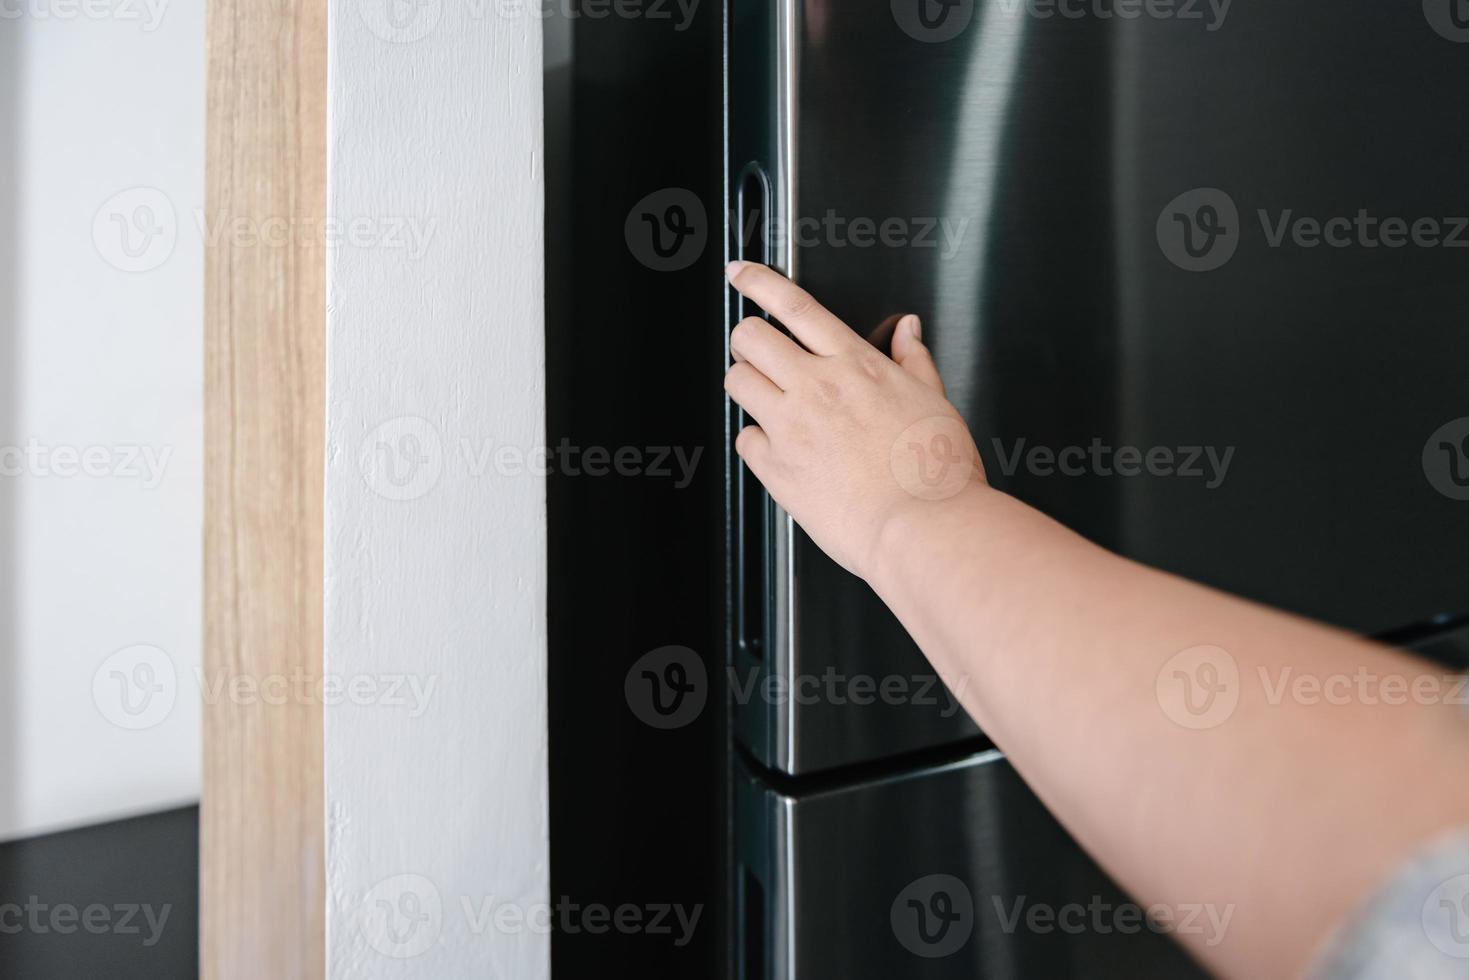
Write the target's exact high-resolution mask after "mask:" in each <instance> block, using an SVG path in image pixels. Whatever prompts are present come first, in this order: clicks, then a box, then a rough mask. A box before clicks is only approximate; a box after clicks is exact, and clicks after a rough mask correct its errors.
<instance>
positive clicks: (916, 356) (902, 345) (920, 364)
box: [893, 313, 944, 394]
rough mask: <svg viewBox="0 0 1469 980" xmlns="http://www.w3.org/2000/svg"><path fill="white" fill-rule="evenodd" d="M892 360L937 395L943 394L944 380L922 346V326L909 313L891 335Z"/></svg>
mask: <svg viewBox="0 0 1469 980" xmlns="http://www.w3.org/2000/svg"><path fill="white" fill-rule="evenodd" d="M893 360H895V361H897V362H898V364H899V365H901V366H902V368H903V370H904V371H907V372H908V373H909V374H911V375H913V377H915V378H917V379H918V380H919V381H922V382H923V383H924V384H926V385H928V386H929V387H930V388H934V389H936V390H937V391H938V392H939V394H943V393H944V379H943V378H941V377H939V369H938V366H937V365H936V364H934V363H933V355H932V354H930V353H929V352H928V348H927V347H925V346H923V324H922V323H921V322H920V321H919V319H918V317H916V316H914V315H913V314H911V313H910V314H908V315H907V316H905V317H903V319H902V320H900V321H898V329H897V330H896V331H895V332H894V334H893Z"/></svg>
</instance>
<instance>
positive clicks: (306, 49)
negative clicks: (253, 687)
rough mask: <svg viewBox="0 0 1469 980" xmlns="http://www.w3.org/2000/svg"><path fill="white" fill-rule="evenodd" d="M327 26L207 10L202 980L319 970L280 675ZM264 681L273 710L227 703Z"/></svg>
mask: <svg viewBox="0 0 1469 980" xmlns="http://www.w3.org/2000/svg"><path fill="white" fill-rule="evenodd" d="M326 17H327V8H326V0H302V2H299V3H290V4H287V3H279V2H260V0H210V4H209V28H208V44H209V81H208V86H209V88H208V143H207V178H206V194H205V201H206V205H205V208H206V213H205V221H206V238H205V240H206V253H207V254H206V257H205V301H204V302H205V327H204V329H205V381H206V393H205V456H206V462H205V517H204V525H205V527H204V541H205V561H204V604H205V607H204V619H205V623H204V680H205V691H206V696H207V698H208V699H207V700H206V703H205V705H204V762H203V805H202V813H201V843H200V852H201V853H200V864H201V894H200V931H201V936H200V942H201V954H200V958H201V975H202V976H203V977H204V978H205V980H236V978H238V980H258V978H260V977H270V978H271V980H318V978H320V977H322V975H323V973H324V960H325V956H324V917H325V908H324V905H325V903H324V885H323V881H324V873H323V867H322V860H323V859H322V854H323V848H322V836H323V818H322V765H321V753H322V710H321V704H320V700H319V698H317V697H315V696H314V695H313V694H311V693H310V692H312V691H314V690H315V688H314V685H312V686H306V685H301V684H298V683H297V680H298V679H299V678H301V677H306V678H310V679H315V678H317V677H318V676H319V675H320V673H321V649H322V648H321V639H322V629H321V624H322V473H323V467H324V456H325V450H324V444H325V424H324V418H323V414H324V404H325V382H324V371H325V368H324V364H325V354H324V347H325V310H326V301H325V259H326V256H325V249H324V247H323V245H322V244H321V242H322V239H323V237H324V236H323V234H322V232H323V229H324V222H325V214H326ZM282 221H284V222H285V225H284V227H285V228H287V229H289V232H290V233H289V234H288V235H286V236H284V237H285V239H286V241H285V243H282V242H281V240H280V239H279V238H278V237H275V235H272V236H271V237H270V238H269V239H268V240H266V239H261V238H259V237H258V236H259V235H260V234H261V233H262V232H272V231H273V230H277V229H280V228H282V227H283V226H282V225H281V224H280V223H281V222H282ZM267 222H274V224H271V225H267ZM275 677H281V678H284V679H286V681H287V682H288V683H287V684H286V686H285V687H284V691H285V692H286V698H285V701H286V703H284V704H281V703H276V704H270V703H267V702H266V701H265V700H263V699H262V698H261V697H259V696H256V695H251V694H250V693H248V692H249V690H250V688H249V687H241V688H239V690H240V691H244V692H246V693H245V694H244V696H243V697H232V696H231V693H230V692H231V684H232V683H234V682H235V679H236V678H245V679H247V680H246V681H245V682H244V683H245V684H247V685H248V684H252V683H253V684H262V683H264V682H265V681H267V679H270V678H275ZM221 685H222V686H221ZM303 691H305V692H307V693H305V694H304V695H303V694H302V693H301V692H303ZM212 692H218V694H217V696H215V695H213V694H212ZM270 700H272V701H279V700H280V699H278V698H275V697H272V698H270Z"/></svg>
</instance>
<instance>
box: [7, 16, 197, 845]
mask: <svg viewBox="0 0 1469 980" xmlns="http://www.w3.org/2000/svg"><path fill="white" fill-rule="evenodd" d="M203 7H204V5H203V4H202V3H197V2H189V3H185V2H182V0H175V2H172V3H169V2H168V0H151V2H149V3H147V4H142V3H139V4H130V3H122V2H120V0H105V2H102V3H100V4H92V5H90V6H89V5H84V4H65V3H54V2H44V0H42V2H35V3H26V4H10V3H7V4H0V838H5V839H8V838H14V837H19V836H26V835H30V834H35V833H39V832H43V831H48V830H55V829H59V828H63V827H69V826H74V825H78V824H83V823H89V822H94V821H98V820H103V819H107V818H111V817H117V816H122V815H128V814H132V813H137V812H141V811H147V810H153V809H161V808H165V807H168V806H172V805H176V804H179V803H184V802H188V801H191V800H193V799H196V798H197V795H198V786H199V755H200V749H199V714H200V712H199V705H198V685H197V681H196V677H197V673H196V670H197V667H198V664H199V647H200V533H201V526H202V518H201V513H202V449H201V444H202V428H203V426H202V386H203V367H202V359H203V355H202V347H201V345H202V315H203V313H202V311H203V299H202V295H203V287H202V274H203V273H202V268H203V244H202V238H201V236H200V235H199V234H198V233H197V231H196V230H195V226H194V223H193V214H194V212H195V211H196V210H197V209H199V208H200V207H201V206H202V200H203V193H204V174H203V163H204V10H203ZM139 187H142V188H146V189H144V190H137V191H134V192H133V193H131V194H128V195H125V196H122V197H116V195H118V194H119V192H123V191H127V190H129V189H131V188H139ZM142 206H147V207H151V208H153V211H152V214H151V220H150V221H148V222H144V224H145V225H146V227H148V228H152V229H156V230H158V231H159V232H160V233H159V234H157V235H156V236H154V237H153V238H151V239H146V238H144V237H143V236H142V233H141V232H140V231H139V230H138V229H137V228H136V227H134V228H133V229H132V230H131V234H132V236H133V237H132V240H131V244H130V245H129V246H128V248H129V249H131V250H132V251H133V252H134V253H135V254H134V255H129V254H128V252H127V250H125V249H124V240H123V238H122V229H123V227H124V226H125V225H126V223H127V222H129V221H131V220H132V219H133V218H134V217H137V218H138V219H139V220H140V222H141V221H142V219H143V218H148V217H149V215H148V214H147V213H145V212H139V211H137V210H136V209H137V208H139V207H142ZM118 219H120V220H121V221H122V222H123V223H124V225H118V224H117V223H116V220H118ZM170 246H171V247H170ZM129 269H132V270H139V271H126V270H129ZM134 453H138V454H140V455H139V457H138V458H134V455H133V454H134ZM148 453H151V454H153V456H152V462H149V461H148V457H147V456H146V455H143V454H148ZM140 645H142V646H143V648H142V649H133V650H131V651H130V652H124V653H122V654H121V655H119V656H114V654H116V653H117V651H126V650H127V649H128V648H138V647H139V646H140ZM150 670H151V671H152V674H151V680H150V676H149V674H148V671H150ZM94 680H95V681H96V684H95V690H94ZM138 682H144V684H143V686H139V685H138Z"/></svg>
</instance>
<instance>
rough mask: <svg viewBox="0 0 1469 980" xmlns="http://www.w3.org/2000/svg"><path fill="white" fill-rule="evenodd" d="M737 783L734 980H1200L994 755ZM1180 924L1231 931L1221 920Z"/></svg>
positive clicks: (1201, 914)
mask: <svg viewBox="0 0 1469 980" xmlns="http://www.w3.org/2000/svg"><path fill="white" fill-rule="evenodd" d="M738 783H739V785H738V788H737V791H736V804H737V807H738V816H737V820H738V833H739V840H740V847H739V858H740V861H739V867H738V868H737V871H736V879H735V880H736V883H737V891H738V902H739V909H740V911H739V923H738V936H739V942H738V951H739V955H738V964H739V970H738V972H737V974H736V975H737V977H738V978H739V980H827V978H831V977H842V978H843V980H865V978H869V977H870V978H872V980H889V978H892V977H914V978H932V980H939V978H953V980H961V978H962V980H977V978H980V980H1007V978H1014V980H1022V978H1023V980H1031V978H1034V977H1069V978H1077V980H1099V978H1103V977H1116V978H1119V980H1121V978H1126V980H1148V978H1155V977H1156V978H1160V980H1161V978H1166V980H1186V978H1189V977H1203V976H1204V974H1203V973H1202V972H1201V971H1200V970H1199V969H1198V968H1197V967H1195V966H1194V965H1193V963H1192V961H1190V960H1189V959H1188V958H1187V957H1186V956H1185V955H1184V953H1183V952H1182V951H1181V949H1180V948H1179V947H1177V946H1176V945H1175V944H1174V942H1173V940H1172V938H1171V937H1170V936H1168V935H1167V932H1168V930H1169V928H1170V927H1168V926H1166V925H1165V924H1162V923H1161V922H1159V923H1155V924H1154V925H1153V926H1151V927H1150V926H1149V925H1148V924H1147V921H1146V920H1145V919H1144V918H1143V915H1142V912H1141V910H1140V909H1139V907H1138V906H1136V905H1134V904H1132V903H1131V902H1130V901H1129V900H1128V899H1126V898H1125V897H1124V896H1123V895H1122V894H1121V892H1119V891H1118V890H1117V887H1116V886H1115V885H1114V884H1113V883H1112V882H1111V881H1110V880H1109V879H1108V878H1107V876H1106V875H1105V874H1104V873H1103V872H1102V871H1101V870H1100V869H1098V868H1097V867H1096V865H1095V864H1094V863H1093V862H1092V861H1091V860H1090V859H1089V858H1088V857H1087V856H1086V855H1085V854H1084V853H1082V851H1081V849H1080V848H1079V847H1078V846H1077V845H1076V844H1075V843H1074V842H1073V841H1072V840H1071V839H1070V838H1069V837H1067V835H1066V833H1065V831H1063V830H1062V829H1061V828H1060V826H1059V825H1057V824H1056V822H1055V821H1054V820H1053V819H1052V818H1051V817H1050V815H1049V814H1047V813H1046V811H1045V809H1044V808H1043V807H1042V806H1041V805H1040V803H1039V802H1038V801H1037V800H1036V799H1035V797H1034V796H1032V795H1031V793H1030V791H1029V790H1028V789H1027V788H1026V787H1025V785H1024V784H1023V783H1022V782H1021V781H1020V778H1019V777H1018V776H1017V775H1016V774H1015V771H1014V770H1013V769H1012V768H1010V765H1009V764H1008V763H1007V762H1006V761H1005V760H1004V759H1003V758H1001V757H1000V756H999V755H998V754H997V753H984V754H979V755H975V756H971V757H968V758H963V759H960V760H957V761H954V762H952V763H949V764H946V765H941V766H936V767H932V768H929V769H926V770H922V771H919V772H913V773H908V774H905V775H902V776H894V777H889V778H884V779H879V780H875V781H872V782H867V783H862V784H858V785H853V786H848V787H845V788H841V789H833V790H828V791H824V792H816V793H811V794H808V795H802V796H788V795H784V794H782V793H781V792H779V791H777V790H775V789H773V788H771V787H770V786H768V785H767V784H764V783H762V782H761V781H759V780H758V779H756V778H753V777H752V776H750V775H749V774H748V773H742V774H741V776H740V778H739V780H738ZM1183 914H1185V915H1189V916H1193V918H1191V919H1190V922H1189V928H1194V927H1197V928H1200V929H1216V930H1219V931H1220V933H1221V935H1224V934H1227V929H1228V924H1227V916H1228V914H1229V913H1228V910H1224V909H1215V910H1209V909H1205V908H1200V909H1199V910H1198V912H1197V913H1196V914H1195V913H1194V912H1193V910H1184V913H1183ZM1211 914H1212V915H1213V918H1212V919H1211V918H1210V915H1211ZM1178 927H1179V928H1182V921H1181V918H1180V921H1179V923H1178Z"/></svg>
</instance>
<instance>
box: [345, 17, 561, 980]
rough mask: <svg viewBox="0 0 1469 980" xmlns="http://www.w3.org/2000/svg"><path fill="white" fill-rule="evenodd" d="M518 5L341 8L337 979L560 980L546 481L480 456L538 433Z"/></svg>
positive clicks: (527, 55)
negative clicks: (342, 692)
mask: <svg viewBox="0 0 1469 980" xmlns="http://www.w3.org/2000/svg"><path fill="white" fill-rule="evenodd" d="M523 6H526V7H530V8H532V9H533V8H534V5H523ZM505 9H506V8H505V7H504V5H499V4H493V3H469V4H459V3H440V2H439V0H427V2H422V3H402V2H397V0H332V5H331V14H332V17H331V26H330V81H329V86H328V87H329V99H328V105H329V124H328V140H329V142H328V146H329V164H328V172H329V177H328V210H329V215H330V220H331V221H333V222H335V223H338V224H339V225H340V226H341V227H351V226H353V225H354V224H355V225H356V226H357V227H359V228H361V229H363V234H362V235H361V236H359V237H358V238H357V240H356V242H355V243H354V242H347V243H345V244H343V245H342V246H341V247H338V248H336V249H334V250H333V251H332V252H331V253H330V257H329V264H328V276H327V279H328V314H327V322H328V355H327V362H328V404H327V412H328V428H327V473H326V483H327V490H326V569H325V573H326V627H325V629H326V636H325V651H326V653H325V657H326V673H327V675H328V676H329V677H335V678H340V679H341V681H342V683H343V684H346V685H350V684H351V683H352V682H354V681H355V682H356V683H358V684H359V688H358V690H359V692H360V695H361V696H359V697H348V698H345V699H343V701H342V702H341V703H339V704H330V703H329V704H328V705H327V707H326V758H325V772H326V786H325V795H326V815H327V886H328V909H327V961H328V973H329V975H330V976H331V977H332V978H334V980H336V978H341V980H345V978H348V977H350V978H353V980H376V978H379V977H392V978H423V980H443V978H449V977H513V978H515V980H535V978H539V977H546V976H548V975H549V972H550V962H549V958H550V953H549V949H550V943H549V936H548V934H547V932H548V930H547V924H548V923H547V919H546V906H547V902H548V896H549V885H548V844H547V802H546V797H547V772H546V699H545V683H546V625H545V601H546V574H545V561H546V553H545V548H546V514H545V483H544V479H543V478H541V477H538V476H536V475H534V474H533V473H531V472H530V471H529V470H528V469H526V468H520V469H519V470H518V471H517V468H516V467H514V466H506V465H501V464H500V463H499V462H497V460H496V457H495V456H494V455H493V453H494V451H495V450H497V449H500V448H501V447H509V449H508V450H507V452H508V453H509V454H510V455H512V456H513V455H514V454H515V453H522V454H526V453H529V452H530V450H532V449H533V448H534V447H536V446H540V445H544V439H545V436H544V424H543V418H544V395H543V387H544V384H543V376H544V334H543V317H544V310H543V295H542V294H543V268H542V266H543V261H542V241H543V233H542V225H541V222H542V193H543V177H542V161H541V140H542V136H541V29H540V28H541V25H540V21H539V19H538V18H536V17H530V16H517V15H513V14H512V15H509V16H506V15H503V13H502V11H504V10H505ZM391 228H401V229H411V228H416V229H418V232H417V233H416V234H415V235H413V236H412V237H413V238H415V240H416V241H417V242H418V246H417V247H410V246H409V245H408V244H407V240H406V239H407V238H408V237H409V236H407V235H404V236H398V237H397V238H393V237H391V236H389V235H388V234H387V231H388V229H391ZM374 230H376V231H374ZM466 447H468V451H466ZM487 449H488V450H489V451H490V452H491V454H492V455H491V456H489V457H486V456H483V455H481V453H482V452H483V451H484V450H487ZM504 458H509V457H508V456H507V457H504ZM398 678H401V679H403V680H404V681H406V682H407V683H406V684H405V686H404V687H403V688H402V689H401V690H400V694H401V695H402V696H401V697H397V698H390V697H389V696H388V693H387V692H388V690H389V688H390V687H391V685H392V684H393V683H394V679H398ZM413 684H416V685H417V688H416V689H415V688H413V687H412V686H411V685H413ZM414 690H416V691H417V692H418V693H417V694H414V693H412V692H413V691H414Z"/></svg>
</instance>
